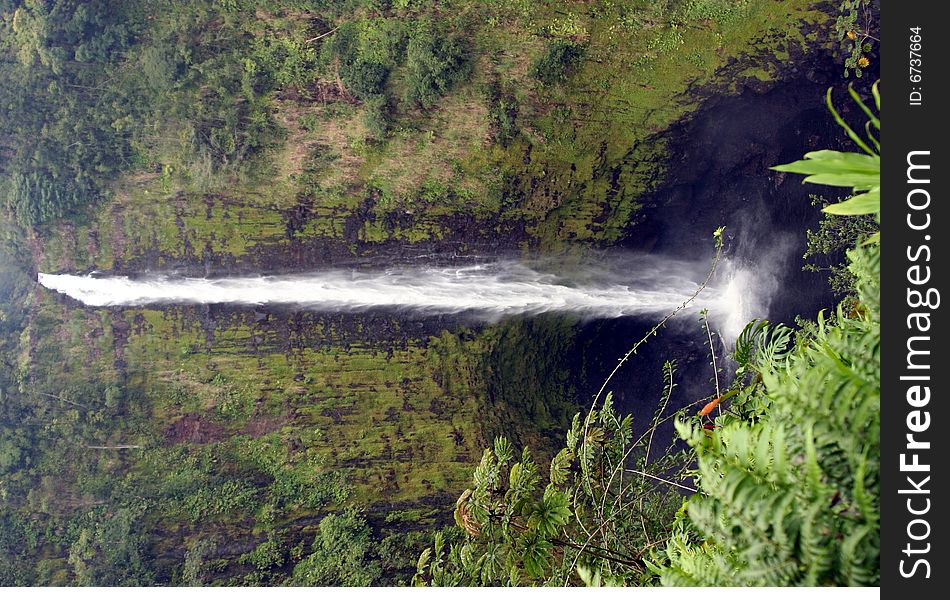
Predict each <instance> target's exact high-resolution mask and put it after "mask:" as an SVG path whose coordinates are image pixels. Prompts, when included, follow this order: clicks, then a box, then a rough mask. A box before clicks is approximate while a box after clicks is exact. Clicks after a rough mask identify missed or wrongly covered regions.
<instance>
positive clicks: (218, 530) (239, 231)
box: [0, 0, 863, 585]
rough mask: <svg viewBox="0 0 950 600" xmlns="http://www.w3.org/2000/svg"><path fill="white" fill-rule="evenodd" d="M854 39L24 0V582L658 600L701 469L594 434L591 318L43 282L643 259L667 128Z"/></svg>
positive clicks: (810, 14) (649, 441)
mask: <svg viewBox="0 0 950 600" xmlns="http://www.w3.org/2000/svg"><path fill="white" fill-rule="evenodd" d="M831 20H832V19H831V18H830V17H829V15H828V14H826V13H825V12H823V10H822V9H821V7H816V6H814V5H813V3H812V2H810V1H808V0H793V1H787V2H782V3H776V2H773V1H772V0H744V1H739V2H735V1H729V2H726V1H723V0H691V1H688V2H687V1H679V0H677V1H673V2H648V1H630V2H610V1H597V2H589V3H581V4H578V3H575V2H569V1H567V0H563V1H562V0H555V1H552V2H546V3H540V4H539V3H537V2H532V1H527V0H525V1H521V0H515V1H510V0H505V1H495V0H491V1H489V2H471V1H468V0H438V1H435V2H418V1H415V0H411V1H410V0H400V1H393V2H389V1H386V0H382V1H380V0H343V1H338V0H265V1H251V0H185V1H180V0H176V1H170V0H169V1H158V2H156V1H147V2H146V1H144V0H142V1H138V0H130V1H129V0H126V1H121V2H120V1H117V0H116V1H110V0H96V1H92V2H89V1H84V2H80V1H78V0H53V1H45V2H41V1H38V0H0V212H2V217H0V231H2V234H3V247H2V249H0V358H2V360H3V365H4V368H3V369H0V583H2V584H5V585H7V584H22V585H36V584H56V585H132V584H139V585H149V584H163V585H165V584H172V585H188V584H192V585H193V584H202V585H211V584H215V585H221V584H230V585H249V584H266V585H283V584H300V585H323V584H327V585H365V584H370V583H373V584H379V583H382V584H395V583H409V582H410V581H411V580H412V579H413V577H414V576H415V580H416V582H422V581H426V582H431V581H433V580H434V579H435V578H436V577H445V578H446V579H444V580H443V581H445V582H447V583H448V582H458V583H473V584H474V583H487V582H493V583H502V582H504V583H512V582H517V583H530V582H540V581H543V580H546V579H551V580H552V581H557V582H558V583H562V582H563V581H564V580H567V581H569V582H572V583H578V582H581V581H583V582H587V583H594V582H597V581H600V582H623V583H628V584H635V583H646V582H650V581H654V579H655V578H654V576H653V575H652V574H651V573H653V572H652V571H651V570H650V568H649V565H648V564H647V562H648V561H649V560H654V561H655V559H651V558H649V556H648V555H647V554H646V553H644V552H643V550H644V549H645V548H649V549H651V550H652V551H656V552H659V551H660V549H661V542H662V541H664V540H665V538H664V537H663V536H661V535H658V534H657V533H656V532H658V531H662V530H664V527H666V526H667V525H668V524H669V523H671V522H673V519H674V518H675V513H676V511H677V509H678V508H679V507H680V498H679V496H677V495H671V494H670V486H669V484H667V483H664V481H661V480H670V479H671V478H672V477H673V474H672V472H671V471H670V470H671V469H674V468H679V467H680V466H682V465H683V464H685V462H684V460H685V459H684V458H683V449H682V448H680V447H670V448H668V446H669V443H668V442H669V440H660V439H654V437H653V436H651V435H648V436H646V437H641V433H642V432H640V430H639V429H637V431H638V433H637V435H636V436H634V437H631V436H632V435H633V434H632V431H633V429H631V423H630V421H629V420H628V419H625V418H622V417H621V416H620V415H617V414H616V411H615V410H614V409H613V408H612V407H611V406H610V405H609V404H603V403H602V404H599V405H598V406H597V407H596V408H595V409H594V410H592V411H590V412H589V413H582V415H581V417H580V420H579V421H575V423H574V425H573V426H572V425H571V420H570V416H571V415H573V414H574V413H575V412H576V411H577V404H576V402H577V397H576V396H577V394H576V388H577V383H578V381H579V378H580V377H581V375H580V374H578V373H576V372H574V371H572V370H571V368H570V365H568V364H562V363H559V362H557V361H556V360H555V359H554V358H552V357H555V356H558V355H559V352H560V351H561V350H563V349H564V348H566V347H568V346H569V345H570V344H571V343H572V340H573V338H574V335H575V334H576V332H577V331H578V328H579V325H578V324H577V323H576V322H573V321H571V320H570V319H567V318H559V319H549V320H548V319H535V320H530V321H518V320H515V321H510V322H503V323H497V324H494V325H489V326H484V327H478V328H466V327H461V326H454V325H453V326H449V325H446V324H444V323H441V322H440V323H436V324H432V325H425V326H418V327H417V326H416V324H412V326H409V325H407V324H406V323H405V322H402V321H399V320H398V319H394V318H390V317H381V316H373V315H355V316H346V315H303V316H301V315H297V314H278V313H275V314H267V315H263V316H262V315H260V314H258V313H257V312H255V311H252V310H251V311H230V312H229V311H222V310H217V309H207V310H205V309H202V308H198V307H167V308H164V309H87V308H84V307H81V306H77V305H76V304H75V303H72V302H69V301H64V300H63V299H62V298H61V297H58V296H56V295H54V294H51V293H50V292H48V291H46V290H44V289H42V288H38V287H36V286H35V285H34V281H35V279H34V277H35V273H36V272H37V271H42V272H60V271H70V272H82V271H89V270H94V269H98V270H105V271H114V272H120V273H123V272H136V271H139V270H144V269H152V270H161V269H165V268H167V269H180V268H181V269H187V270H190V271H189V272H195V273H200V272H203V270H205V269H208V270H219V271H225V272H235V271H240V270H255V271H256V270H271V269H282V268H287V267H288V266H297V267H301V268H303V267H306V268H310V267H313V266H322V265H324V264H327V263H331V262H333V261H340V263H341V264H350V263H349V262H348V261H351V260H359V261H371V260H373V259H376V258H380V257H381V258H382V259H385V258H386V257H387V256H391V255H393V254H394V253H398V252H401V250H400V249H404V248H410V249H411V250H410V251H408V254H409V255H414V253H415V254H424V253H427V252H429V251H430V249H431V248H432V247H433V246H434V245H438V244H446V246H447V247H450V248H452V249H458V250H459V251H462V252H472V251H478V250H479V249H480V248H481V247H482V246H489V247H491V246H490V244H491V243H494V242H497V241H498V240H504V241H506V242H507V244H508V246H510V247H511V248H515V249H517V248H520V249H523V250H525V251H530V250H538V249H541V250H550V249H558V250H564V249H566V248H568V249H569V248H575V247H590V246H602V245H609V244H611V243H613V242H614V241H616V240H618V239H619V238H620V237H621V236H622V235H623V234H624V232H625V231H628V230H629V228H630V227H631V224H632V223H635V222H636V221H637V217H638V214H639V211H640V209H641V203H642V198H643V196H644V195H646V194H648V193H649V192H650V191H652V189H653V187H654V186H655V185H656V184H657V182H658V181H660V180H661V179H662V177H663V176H664V161H665V160H666V158H667V152H668V150H667V140H666V139H665V138H664V136H663V133H664V132H665V131H666V130H667V129H668V128H669V127H671V126H672V125H674V124H675V123H676V122H677V121H678V120H680V119H682V118H684V117H686V116H688V115H689V114H690V113H691V111H693V110H694V109H696V108H697V107H698V106H700V105H701V103H702V102H703V100H704V99H706V98H707V97H710V96H714V95H717V94H728V93H732V92H734V91H736V90H738V89H740V88H742V87H743V86H746V85H749V86H767V85H768V82H770V81H772V80H774V79H776V78H780V77H782V76H783V74H784V72H785V69H786V68H788V66H789V65H791V64H792V63H794V62H795V60H797V59H799V58H801V57H807V56H809V53H811V52H813V51H815V50H816V49H818V48H822V47H825V46H828V45H830V44H832V43H833V39H832V37H833V33H832V32H831ZM763 89H764V88H763ZM862 314H863V313H862ZM845 317H848V315H845ZM849 318H851V317H849ZM816 335H818V334H817V333H816ZM539 373H540V375H538V374H539ZM674 373H675V366H674V365H669V367H668V370H667V371H666V372H664V374H663V377H664V378H665V377H667V376H668V377H669V378H670V382H669V386H668V392H669V393H673V389H674V387H675V381H674V380H673V377H674ZM669 393H665V394H664V397H663V398H660V399H659V400H660V401H661V402H662V401H663V400H664V398H666V399H668V398H669ZM673 413H674V411H666V412H664V410H662V409H661V410H659V411H658V412H657V414H656V416H655V417H654V421H655V422H656V423H659V422H661V421H664V420H667V419H670V418H671V416H672V414H673ZM585 415H586V417H585ZM642 420H643V417H642V416H637V421H636V422H637V423H639V422H640V421H642ZM651 423H652V422H651ZM651 426H652V425H651ZM637 427H639V425H637ZM565 429H567V430H568V431H570V432H571V436H570V437H569V439H568V443H567V445H566V447H565V448H563V449H562V444H561V439H562V438H563V431H565ZM649 429H650V427H648V430H649ZM552 432H557V436H556V437H555V436H554V435H553V433H552ZM598 436H599V437H598ZM496 438H498V441H497V442H496V443H494V444H493V447H492V449H491V451H489V452H487V453H485V454H482V450H483V448H484V447H485V446H486V445H488V444H491V443H492V441H493V440H495V439H496ZM504 439H507V440H511V441H512V442H513V441H514V440H517V443H518V445H519V447H518V448H514V447H512V444H511V443H508V442H505V441H503V440H504ZM521 446H523V447H528V448H531V450H530V451H529V452H525V451H524V449H523V448H522V447H521ZM631 449H633V450H631ZM479 457H482V463H481V465H482V466H481V467H479V473H480V476H479V480H478V481H477V482H476V484H475V487H474V488H473V489H472V492H471V494H470V495H469V496H468V497H467V499H466V502H463V503H461V504H459V505H458V512H457V517H458V522H459V523H460V524H461V525H462V528H459V527H458V526H457V525H452V518H451V515H450V512H451V506H452V505H453V503H454V502H455V497H456V495H457V493H458V490H459V489H462V488H463V487H464V486H465V485H466V484H465V482H466V481H467V480H468V479H469V476H470V474H471V469H472V467H473V465H475V464H478V461H479ZM624 457H626V458H624ZM552 460H553V468H548V466H549V464H551V461H552ZM630 460H633V463H629V461H630ZM625 461H627V462H625ZM542 465H543V466H542ZM627 467H629V468H632V469H635V470H636V471H637V472H636V473H632V474H631V473H627V472H626V468H627ZM615 473H616V476H615V475H614V474H615ZM657 477H658V478H661V480H657V479H655V478H657ZM618 482H622V486H623V494H622V496H619V497H618V498H620V499H618V500H614V499H611V500H610V501H609V502H608V501H607V499H608V498H612V496H611V494H613V493H614V489H615V488H614V486H616V485H618ZM548 483H550V484H551V485H548ZM816 493H817V492H816ZM633 498H637V499H638V500H637V501H636V502H633V504H631V503H630V500H631V499H633ZM640 499H642V500H640ZM849 501H850V499H849ZM620 513H624V514H632V515H636V516H637V519H636V521H635V522H627V523H625V524H623V525H620V524H618V520H617V519H618V515H619V514H620ZM466 515H468V516H467V517H466ZM466 519H468V520H466ZM472 519H474V520H472ZM466 523H468V525H469V528H470V527H472V526H473V525H472V523H479V531H481V532H482V535H481V536H479V537H478V538H477V539H474V538H472V537H471V531H469V532H468V533H466V532H465V529H467V528H466V527H465V525H466ZM608 526H609V529H608ZM683 527H684V531H687V529H686V525H683ZM585 528H586V530H585ZM437 531H438V532H439V533H438V534H436V533H435V532H437ZM607 532H609V533H610V535H611V536H614V537H613V538H612V539H613V540H615V541H617V542H618V544H619V545H618V546H616V547H611V546H610V545H609V544H607V543H606V542H605V541H603V540H602V539H601V537H602V536H603V535H605V534H606V533H607ZM591 533H594V534H595V535H593V536H591ZM684 535H686V534H685V533H684ZM689 535H696V534H695V532H692V530H689ZM466 536H468V537H466ZM588 538H589V539H588ZM692 539H694V538H689V539H688V540H687V541H691V540H692ZM684 543H686V542H684ZM433 544H435V548H434V551H433V550H429V554H428V555H427V556H428V558H427V560H428V562H425V561H424V564H423V565H421V566H420V567H419V568H418V569H417V568H416V561H417V559H418V557H419V555H420V553H421V552H423V550H424V549H425V548H427V547H430V546H432V545H433ZM575 546H579V547H575ZM465 547H468V548H469V549H468V550H465V552H464V553H462V551H461V549H462V548H465ZM450 548H458V549H459V550H458V551H452V552H455V554H452V552H450V551H449V549H450ZM526 550H530V552H527V553H525V551H526ZM605 552H606V553H607V554H608V555H609V556H605V555H604V553H605ZM572 553H573V554H572ZM517 556H525V557H528V559H527V562H524V561H522V562H518V561H515V564H509V563H510V561H512V560H513V558H512V557H517ZM564 557H571V561H570V562H562V559H563V558H564ZM574 557H577V558H578V560H577V564H573V558H574ZM456 559H457V560H459V561H461V560H463V559H464V562H466V567H465V570H453V569H451V568H448V567H447V566H446V565H448V564H449V562H450V561H454V560H456ZM618 559H619V561H620V562H618ZM453 564H454V563H453ZM474 564H477V565H478V569H477V570H476V571H472V570H469V568H470V567H471V566H472V565H474ZM611 565H614V566H611ZM616 565H622V566H621V567H616V568H615V566H616ZM512 566H514V567H516V568H514V569H512V568H511V567H512ZM576 567H580V568H579V569H578V568H576ZM417 571H418V572H417Z"/></svg>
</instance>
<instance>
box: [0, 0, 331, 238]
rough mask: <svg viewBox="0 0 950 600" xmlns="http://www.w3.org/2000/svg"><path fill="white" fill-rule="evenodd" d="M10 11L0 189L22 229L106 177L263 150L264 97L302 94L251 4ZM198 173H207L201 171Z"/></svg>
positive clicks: (96, 188)
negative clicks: (294, 89) (293, 89)
mask: <svg viewBox="0 0 950 600" xmlns="http://www.w3.org/2000/svg"><path fill="white" fill-rule="evenodd" d="M221 8H222V7H219V6H217V3H215V2H210V1H207V0H189V1H187V2H144V1H143V2H139V1H134V2H118V1H114V0H95V1H93V2H79V1H76V0H56V1H55V2H33V1H28V2H23V3H15V5H14V6H11V7H8V8H7V9H6V10H5V11H4V12H3V13H0V65H2V68H0V182H3V183H2V185H0V191H2V192H3V198H2V199H0V200H2V205H3V207H5V209H6V210H7V211H8V212H9V213H10V214H12V215H13V216H14V217H15V218H16V220H17V222H18V223H19V224H20V225H21V226H23V227H33V226H37V225H41V224H44V223H48V222H50V221H54V220H56V219H59V218H60V217H63V216H66V215H69V214H73V213H76V212H77V211H80V210H81V209H82V208H84V207H85V206H88V205H89V204H91V203H94V202H95V201H96V200H97V199H99V198H100V197H101V196H102V195H103V190H104V189H105V188H106V186H107V185H108V184H109V183H111V182H112V181H113V180H114V179H115V177H116V176H117V175H119V174H122V173H125V172H128V171H129V170H130V169H132V168H143V167H144V168H146V169H149V168H156V167H157V164H158V163H160V162H163V161H169V160H171V161H174V162H177V163H180V164H183V165H185V166H186V167H187V168H185V169H184V171H183V174H184V175H190V176H192V177H194V176H198V175H200V174H201V170H202V169H206V168H210V169H212V170H214V169H221V168H222V167H225V166H229V167H233V166H234V165H236V164H237V163H241V162H242V161H244V160H245V159H248V158H251V157H253V156H255V155H256V154H257V153H258V152H259V151H261V150H264V149H267V148H269V147H272V146H273V145H274V144H275V143H276V140H277V135H278V132H279V131H278V127H277V125H276V123H275V122H274V120H273V117H272V115H271V113H272V110H271V97H272V95H273V94H274V93H275V92H276V91H277V90H280V89H283V88H286V87H288V86H298V87H300V86H305V85H307V84H308V83H309V82H310V81H311V80H312V79H313V77H314V75H315V66H316V58H317V57H316V51H315V50H314V49H313V47H312V46H311V45H308V44H307V43H306V42H305V40H304V39H303V37H302V33H301V32H294V31H286V30H280V29H277V28H275V27H272V26H270V25H268V24H267V23H266V22H265V23H261V22H258V21H257V20H256V19H251V18H250V15H251V14H254V12H253V11H256V10H257V9H258V8H260V7H259V6H258V5H256V4H254V3H243V2H242V3H234V5H233V6H232V7H230V8H229V7H224V8H226V9H227V10H225V11H224V12H223V13H222V12H220V11H221ZM203 163H207V165H208V166H207V167H205V166H203Z"/></svg>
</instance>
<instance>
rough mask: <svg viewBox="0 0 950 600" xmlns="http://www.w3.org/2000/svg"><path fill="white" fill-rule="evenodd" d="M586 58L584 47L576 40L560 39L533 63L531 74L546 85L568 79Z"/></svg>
mask: <svg viewBox="0 0 950 600" xmlns="http://www.w3.org/2000/svg"><path fill="white" fill-rule="evenodd" d="M583 58H584V48H583V46H580V45H578V44H576V43H574V42H567V41H563V40H558V41H556V42H553V43H551V44H550V45H548V48H547V51H546V52H545V53H544V54H543V55H541V57H540V58H538V60H537V61H536V62H535V63H534V65H532V67H531V74H532V75H534V77H535V79H537V80H538V81H540V82H541V83H543V84H545V85H553V84H555V83H560V82H562V81H564V80H565V79H567V77H568V76H569V75H570V74H571V73H572V72H573V71H574V70H575V69H576V68H577V67H578V66H579V65H580V63H581V60H582V59H583Z"/></svg>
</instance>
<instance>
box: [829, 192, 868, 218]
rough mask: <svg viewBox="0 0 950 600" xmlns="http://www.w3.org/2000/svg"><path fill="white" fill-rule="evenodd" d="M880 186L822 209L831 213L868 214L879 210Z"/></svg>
mask: <svg viewBox="0 0 950 600" xmlns="http://www.w3.org/2000/svg"><path fill="white" fill-rule="evenodd" d="M879 190H880V188H877V189H874V190H871V191H870V192H868V193H866V194H860V195H857V196H855V197H853V198H850V199H848V200H845V201H844V202H838V203H837V204H831V205H829V206H826V207H825V208H823V209H822V210H823V211H824V212H826V213H828V214H832V215H868V214H873V213H876V212H880V210H881V193H880V191H879Z"/></svg>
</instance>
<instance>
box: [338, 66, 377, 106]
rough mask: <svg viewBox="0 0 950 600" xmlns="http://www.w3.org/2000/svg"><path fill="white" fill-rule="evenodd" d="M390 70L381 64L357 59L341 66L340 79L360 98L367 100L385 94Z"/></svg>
mask: <svg viewBox="0 0 950 600" xmlns="http://www.w3.org/2000/svg"><path fill="white" fill-rule="evenodd" d="M387 77H389V69H388V68H387V67H384V66H383V65H381V64H379V63H374V62H369V61H365V60H362V59H357V60H356V61H354V62H352V63H350V64H344V65H340V79H342V80H343V84H344V85H345V86H346V88H347V89H348V90H349V91H351V92H353V93H354V94H355V95H356V96H357V97H358V98H361V99H364V100H365V99H367V98H369V97H372V96H377V95H379V94H381V93H382V92H383V89H384V86H385V85H386V78H387Z"/></svg>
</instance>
